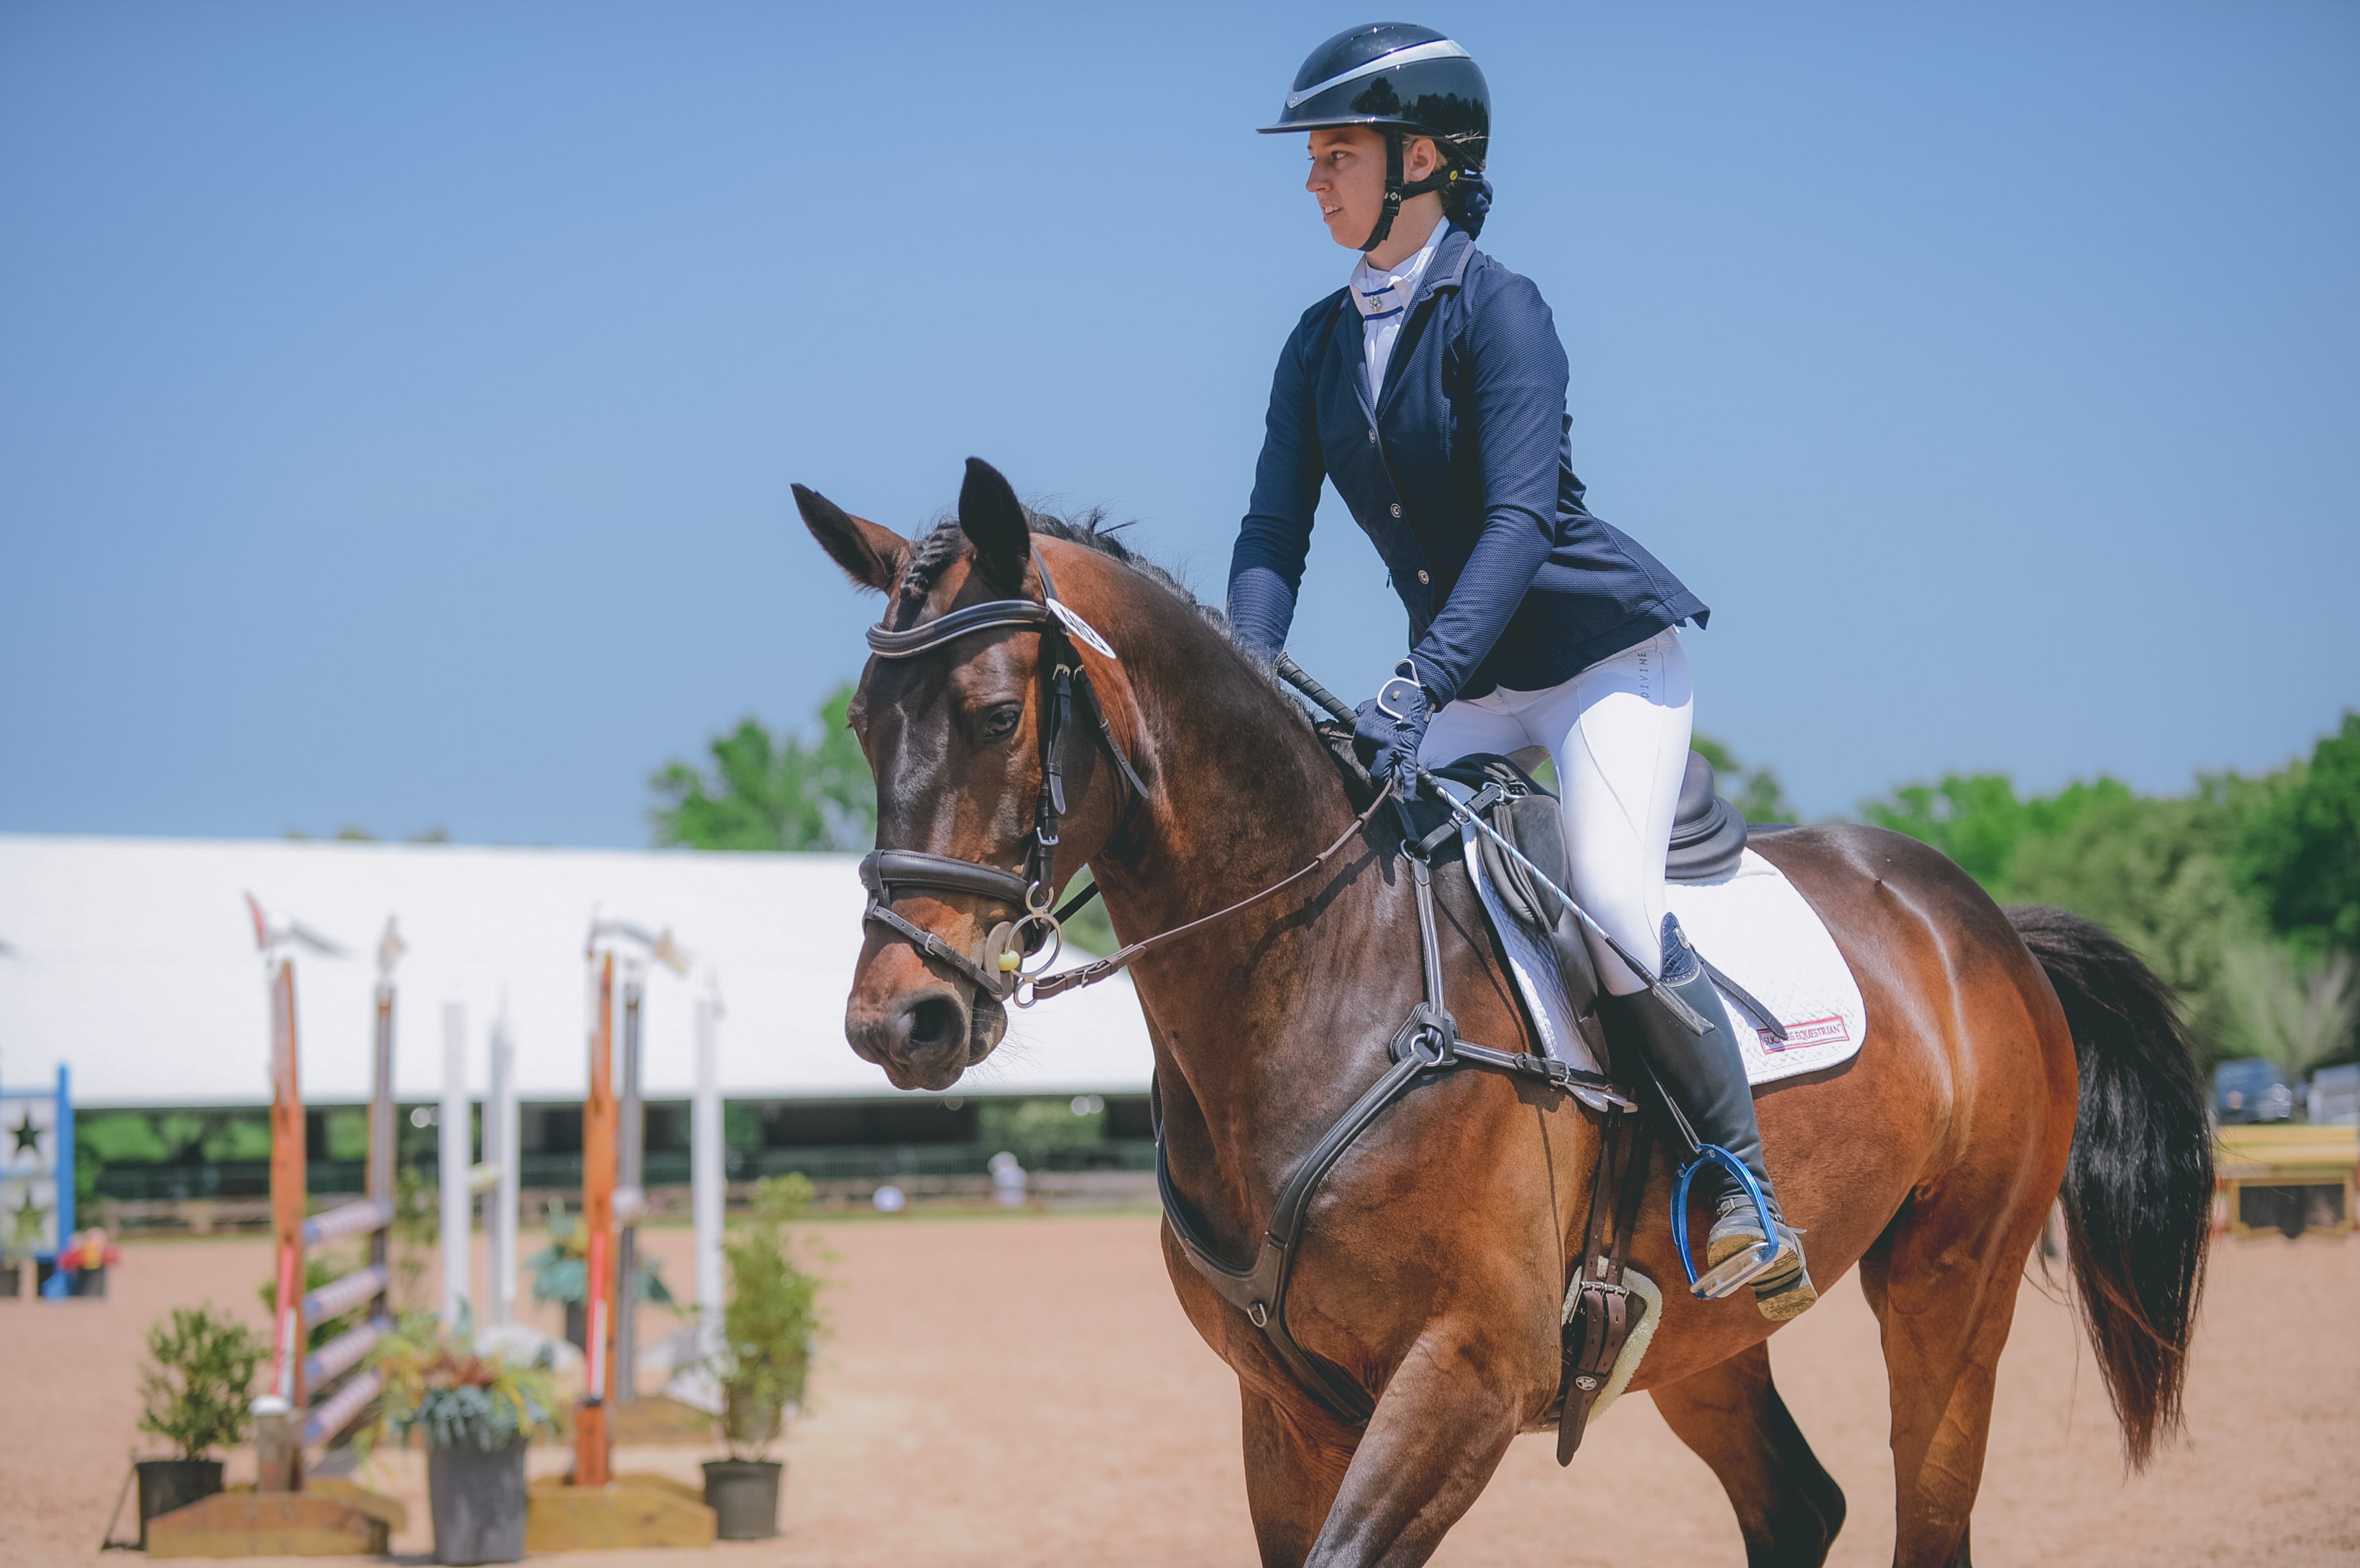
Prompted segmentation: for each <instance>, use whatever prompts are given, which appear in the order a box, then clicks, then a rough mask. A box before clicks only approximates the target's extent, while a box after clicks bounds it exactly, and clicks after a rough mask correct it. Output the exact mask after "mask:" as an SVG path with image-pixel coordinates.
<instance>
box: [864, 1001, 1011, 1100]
mask: <svg viewBox="0 0 2360 1568" xmlns="http://www.w3.org/2000/svg"><path fill="white" fill-rule="evenodd" d="M1007 1032H1008V1014H1007V1011H1006V1009H1005V1008H1003V1007H1001V1006H1000V1004H999V1003H998V1002H996V1001H992V1000H990V999H989V998H988V997H987V998H978V997H976V996H975V995H974V994H973V992H972V991H971V990H970V989H969V988H968V987H967V986H963V985H961V986H948V985H922V986H918V987H916V988H914V989H912V990H908V991H902V992H900V993H897V994H896V995H894V996H890V997H889V998H886V999H885V1000H883V1001H882V1002H881V1004H879V1005H875V1006H868V1005H864V1003H863V1000H862V998H861V996H860V995H859V994H858V991H856V992H855V993H854V995H853V998H852V1001H851V1004H850V1005H849V1006H848V1007H846V1008H845V1015H844V1034H845V1038H846V1039H847V1040H850V1041H851V1043H852V1050H853V1053H854V1054H855V1055H857V1056H858V1057H859V1058H860V1059H861V1060H862V1061H864V1062H875V1063H877V1064H878V1065H879V1066H880V1067H882V1068H883V1069H885V1076H886V1077H887V1079H889V1080H890V1082H891V1083H892V1084H893V1087H895V1088H896V1089H947V1088H949V1087H950V1086H951V1085H952V1084H954V1083H957V1082H958V1080H959V1075H960V1074H961V1073H965V1072H966V1071H967V1069H968V1068H969V1067H971V1066H973V1065H974V1064H975V1063H976V1062H981V1061H982V1060H983V1059H984V1058H985V1057H987V1056H989V1055H990V1054H991V1051H992V1048H993V1047H995V1046H997V1045H998V1044H999V1043H1000V1037H1001V1036H1002V1035H1004V1034H1006V1033H1007Z"/></svg>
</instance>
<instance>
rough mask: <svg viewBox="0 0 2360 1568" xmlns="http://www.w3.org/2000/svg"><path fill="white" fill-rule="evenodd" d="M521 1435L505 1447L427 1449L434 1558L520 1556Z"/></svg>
mask: <svg viewBox="0 0 2360 1568" xmlns="http://www.w3.org/2000/svg"><path fill="white" fill-rule="evenodd" d="M524 1449H525V1442H524V1439H522V1438H519V1439H517V1440H516V1441H515V1442H514V1443H509V1444H508V1446H507V1447H506V1448H493V1449H483V1448H477V1447H475V1446H474V1445H473V1444H472V1443H462V1444H460V1445H459V1446H457V1447H454V1448H436V1447H431V1446H430V1447H429V1448H428V1449H427V1450H426V1498H427V1505H428V1509H429V1511H430V1512H432V1514H433V1516H434V1561H435V1562H437V1563H517V1562H521V1561H522V1560H523V1558H524V1517H525V1493H524Z"/></svg>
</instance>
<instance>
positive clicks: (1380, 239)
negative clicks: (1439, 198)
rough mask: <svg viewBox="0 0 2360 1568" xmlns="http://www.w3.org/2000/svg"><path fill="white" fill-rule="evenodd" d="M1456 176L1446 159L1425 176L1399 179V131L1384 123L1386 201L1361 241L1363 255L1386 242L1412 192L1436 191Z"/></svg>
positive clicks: (1400, 176)
mask: <svg viewBox="0 0 2360 1568" xmlns="http://www.w3.org/2000/svg"><path fill="white" fill-rule="evenodd" d="M1458 178H1459V171H1458V170H1457V169H1453V168H1451V167H1450V165H1449V163H1448V161H1445V162H1444V164H1443V166H1442V167H1441V168H1439V169H1436V170H1435V171H1434V172H1433V173H1432V174H1429V175H1427V176H1426V178H1425V179H1424V180H1408V181H1404V180H1403V179H1402V134H1401V128H1400V127H1399V126H1397V125H1387V126H1386V127H1385V201H1384V205H1383V206H1382V208H1380V209H1379V210H1378V212H1377V226H1376V227H1375V228H1373V229H1371V230H1370V231H1369V237H1368V238H1367V239H1365V240H1363V241H1361V242H1360V254H1361V255H1363V256H1366V255H1367V254H1368V253H1369V252H1371V251H1372V250H1374V249H1376V248H1377V247H1378V246H1379V245H1382V244H1384V243H1385V236H1386V235H1388V234H1392V233H1393V220H1394V219H1395V218H1398V217H1400V216H1401V209H1402V203H1403V202H1404V201H1408V200H1409V199H1410V198H1411V197H1413V196H1423V195H1425V194H1426V192H1427V191H1439V190H1441V189H1443V188H1444V187H1445V186H1447V185H1448V184H1449V183H1450V182H1451V181H1452V180H1456V179H1458Z"/></svg>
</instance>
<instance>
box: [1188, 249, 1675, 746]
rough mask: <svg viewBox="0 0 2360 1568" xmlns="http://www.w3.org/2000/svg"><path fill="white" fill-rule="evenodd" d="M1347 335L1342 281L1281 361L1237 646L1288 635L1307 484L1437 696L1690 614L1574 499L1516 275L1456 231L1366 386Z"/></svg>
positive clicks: (1539, 303) (1241, 588) (1526, 674)
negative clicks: (1380, 371) (1376, 560)
mask: <svg viewBox="0 0 2360 1568" xmlns="http://www.w3.org/2000/svg"><path fill="white" fill-rule="evenodd" d="M1360 334H1361V326H1360V312H1359V311H1358V310H1355V309H1354V308H1353V305H1352V302H1351V299H1349V290H1348V289H1338V290H1337V292H1335V293H1334V294H1332V295H1329V296H1328V297H1327V299H1322V300H1320V301H1319V303H1317V305H1314V306H1313V307H1312V308H1311V309H1310V310H1307V311H1306V312H1305V313H1304V316H1303V319H1302V321H1301V322H1300V323H1299V324H1298V325H1297V326H1296V327H1295V332H1294V334H1293V335H1292V336H1291V337H1289V338H1288V339H1287V342H1286V349H1285V352H1284V353H1283V354H1280V355H1279V360H1278V374H1277V376H1275V378H1274V379H1273V383H1272V386H1271V393H1270V415H1269V419H1268V422H1267V424H1266V426H1265V430H1264V434H1263V437H1262V461H1261V463H1259V464H1258V465H1257V466H1256V468H1255V472H1254V487H1253V500H1252V503H1251V509H1250V510H1249V511H1248V512H1247V514H1246V517H1245V521H1244V522H1243V524H1242V525H1241V526H1240V528H1239V530H1238V542H1237V548H1236V550H1235V551H1234V552H1233V554H1232V555H1231V557H1230V561H1229V619H1230V622H1231V624H1232V625H1233V626H1235V627H1236V629H1237V631H1238V633H1239V635H1240V637H1242V638H1243V639H1244V641H1245V642H1246V644H1247V646H1249V647H1251V648H1256V649H1258V650H1259V651H1261V652H1262V653H1263V654H1265V655H1268V656H1273V657H1274V656H1275V655H1276V654H1277V652H1278V651H1279V649H1280V648H1283V647H1284V646H1285V642H1286V632H1287V627H1288V626H1289V625H1290V624H1291V623H1292V622H1293V620H1294V617H1295V594H1296V593H1297V592H1298V591H1299V590H1300V588H1301V586H1302V583H1303V567H1304V561H1305V560H1306V557H1307V556H1308V554H1309V552H1310V549H1311V519H1312V513H1313V511H1314V509H1315V508H1316V507H1317V506H1318V502H1319V484H1320V481H1321V480H1322V479H1323V478H1325V479H1330V480H1333V481H1334V483H1335V485H1336V490H1337V493H1338V495H1341V496H1342V497H1343V498H1344V504H1345V506H1348V507H1349V508H1350V509H1351V513H1352V517H1353V519H1354V520H1355V521H1356V522H1358V523H1359V524H1360V528H1361V529H1362V530H1363V531H1364V532H1366V533H1367V534H1368V536H1369V539H1370V540H1371V542H1372V543H1374V544H1375V546H1376V547H1377V553H1378V555H1379V556H1381V557H1382V558H1383V560H1384V563H1385V566H1386V569H1387V571H1388V572H1389V574H1390V578H1391V581H1392V584H1393V591H1394V592H1395V593H1399V594H1400V595H1401V601H1402V604H1403V606H1404V608H1405V609H1407V610H1408V612H1409V637H1410V643H1411V658H1412V659H1413V660H1414V661H1415V664H1416V667H1417V672H1418V678H1419V680H1420V681H1422V682H1423V683H1424V684H1425V685H1426V686H1427V687H1428V688H1429V689H1430V690H1432V691H1434V692H1436V694H1437V696H1439V697H1440V698H1441V700H1442V701H1444V702H1449V701H1451V700H1453V699H1456V698H1459V697H1480V696H1481V695H1483V694H1484V693H1485V692H1487V691H1491V690H1492V688H1494V687H1495V686H1505V687H1507V688H1509V689H1510V690H1512V691H1545V690H1546V689H1547V688H1549V687H1552V686H1556V685H1559V684H1561V683H1562V682H1564V681H1568V680H1570V679H1571V678H1572V677H1573V676H1574V675H1576V674H1578V673H1579V671H1581V670H1584V669H1586V668H1587V667H1589V666H1590V665H1592V664H1595V663H1596V662H1598V661H1599V660H1600V659H1605V658H1609V657H1611V656H1612V655H1613V654H1617V653H1620V652H1622V650H1623V649H1624V648H1632V647H1634V646H1636V645H1637V644H1639V643H1642V642H1644V641H1646V640H1647V639H1648V638H1649V637H1654V636H1655V634H1656V633H1657V632H1659V631H1661V630H1663V629H1664V628H1665V627H1666V626H1677V625H1678V624H1679V623H1681V622H1682V621H1685V620H1690V619H1693V620H1694V621H1695V622H1696V623H1697V625H1699V626H1702V625H1704V624H1705V619H1706V617H1707V615H1710V611H1709V610H1708V609H1707V608H1706V607H1705V605H1704V604H1702V603H1701V602H1700V601H1699V599H1698V598H1697V596H1696V595H1695V594H1693V593H1689V592H1688V588H1687V587H1686V586H1685V585H1684V584H1683V583H1681V582H1680V580H1679V579H1678V578H1677V577H1675V576H1673V575H1672V573H1671V572H1669V571H1667V570H1666V568H1665V567H1664V566H1663V564H1662V563H1661V562H1659V561H1656V560H1655V557H1654V556H1652V555H1649V554H1648V553H1647V552H1646V551H1645V550H1642V549H1641V548H1640V547H1639V546H1638V544H1637V543H1635V542H1634V541H1633V540H1632V539H1630V538H1629V537H1628V536H1626V535H1624V534H1623V533H1622V532H1621V531H1620V530H1619V529H1616V528H1612V527H1611V526H1609V525H1608V524H1607V523H1605V522H1603V521H1601V519H1599V518H1598V517H1595V516H1593V515H1591V513H1590V509H1589V508H1588V507H1586V506H1583V505H1582V484H1581V481H1580V480H1579V479H1577V478H1575V477H1574V473H1573V463H1572V451H1573V442H1572V423H1573V421H1572V419H1570V418H1569V417H1568V415H1567V413H1566V411H1565V396H1566V384H1567V376H1568V372H1567V366H1566V357H1565V347H1564V345H1563V344H1562V343H1559V342H1558V341H1557V323H1556V321H1555V320H1554V318H1552V317H1551V315H1550V314H1549V309H1548V306H1547V305H1546V303H1544V302H1543V300H1542V299H1541V297H1540V291H1539V290H1538V289H1535V288H1534V287H1533V284H1532V281H1531V280H1530V279H1529V278H1523V277H1521V276H1519V275H1518V274H1516V273H1513V272H1511V271H1509V270H1508V269H1507V268H1506V267H1502V266H1501V265H1500V264H1499V263H1498V262H1496V261H1494V260H1492V259H1491V257H1490V256H1486V255H1484V254H1483V253H1482V252H1481V251H1480V250H1478V249H1476V248H1475V244H1474V241H1473V239H1472V238H1471V237H1470V236H1469V235H1468V234H1467V233H1466V232H1465V231H1464V230H1462V229H1459V228H1457V227H1455V226H1454V227H1453V228H1452V230H1451V232H1450V233H1449V234H1448V235H1447V236H1446V237H1445V238H1444V240H1443V242H1442V244H1441V245H1439V246H1438V247H1437V249H1436V252H1435V256H1434V259H1433V260H1432V261H1431V262H1430V263H1428V264H1427V267H1426V276H1425V277H1424V278H1421V279H1420V280H1419V284H1418V288H1417V292H1416V293H1415V296H1414V297H1413V298H1412V299H1411V302H1410V306H1409V310H1408V312H1407V314H1406V315H1405V317H1404V320H1403V322H1402V329H1401V335H1400V337H1399V338H1398V339H1397V340H1395V342H1394V344H1393V356H1392V358H1391V359H1390V360H1389V361H1388V362H1387V364H1386V366H1385V384H1384V386H1383V387H1382V388H1380V389H1379V390H1378V393H1377V395H1376V396H1375V397H1373V398H1372V397H1371V393H1370V388H1369V377H1368V362H1367V358H1366V356H1365V354H1363V352H1362V347H1361V335H1360Z"/></svg>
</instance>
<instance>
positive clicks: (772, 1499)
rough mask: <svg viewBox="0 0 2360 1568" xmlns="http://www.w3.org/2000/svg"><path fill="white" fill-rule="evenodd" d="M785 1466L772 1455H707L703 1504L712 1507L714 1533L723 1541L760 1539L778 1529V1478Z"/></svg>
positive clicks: (777, 1531)
mask: <svg viewBox="0 0 2360 1568" xmlns="http://www.w3.org/2000/svg"><path fill="white" fill-rule="evenodd" d="M785 1470H786V1466H785V1465H782V1464H781V1463H780V1462H779V1461H778V1460H775V1459H708V1460H706V1461H705V1507H706V1508H711V1509H712V1510H713V1521H714V1530H713V1533H714V1534H715V1535H716V1536H717V1537H719V1538H720V1539H721V1540H723V1541H761V1540H764V1539H766V1538H767V1537H770V1536H773V1535H776V1534H778V1533H779V1480H780V1477H781V1475H782V1474H783V1473H784V1472H785Z"/></svg>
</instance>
